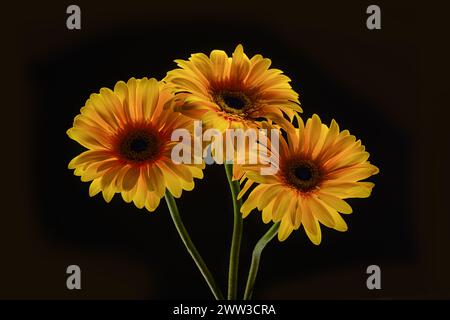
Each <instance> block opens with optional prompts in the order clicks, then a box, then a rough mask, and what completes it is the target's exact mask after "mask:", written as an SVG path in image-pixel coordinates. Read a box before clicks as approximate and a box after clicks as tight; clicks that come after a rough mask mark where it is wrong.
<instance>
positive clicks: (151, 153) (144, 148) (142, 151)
mask: <svg viewBox="0 0 450 320" xmlns="http://www.w3.org/2000/svg"><path fill="white" fill-rule="evenodd" d="M159 140H160V139H159V137H158V135H157V133H155V132H153V131H152V130H150V129H140V128H137V129H132V130H129V131H128V132H126V133H124V134H123V135H122V137H121V139H119V145H118V149H119V153H120V155H121V156H122V157H123V158H124V159H126V160H128V161H132V162H142V161H149V160H152V159H154V158H155V157H156V156H157V155H158V154H159V151H160V148H161V143H160V141H159Z"/></svg>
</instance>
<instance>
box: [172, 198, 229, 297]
mask: <svg viewBox="0 0 450 320" xmlns="http://www.w3.org/2000/svg"><path fill="white" fill-rule="evenodd" d="M165 198H166V202H167V207H168V208H169V211H170V216H171V217H172V220H173V223H174V224H175V227H176V228H177V231H178V234H179V235H180V237H181V240H183V243H184V245H185V246H186V249H187V251H188V252H189V254H190V255H191V257H192V259H194V262H195V264H196V265H197V267H198V269H199V270H200V272H201V273H202V275H203V277H204V278H205V280H206V282H207V283H208V286H209V288H210V289H211V291H212V293H213V294H214V297H215V298H216V300H223V299H224V298H223V294H222V292H221V291H220V288H219V286H218V285H217V283H216V281H215V280H214V277H213V276H212V274H211V272H210V271H209V269H208V267H207V266H206V264H205V261H204V260H203V258H202V257H201V256H200V253H199V252H198V250H197V248H196V247H195V245H194V243H193V242H192V240H191V237H190V236H189V234H188V232H187V230H186V228H185V227H184V224H183V221H182V220H181V217H180V213H179V212H178V207H177V204H176V202H175V199H174V198H173V196H172V194H171V193H170V192H169V191H167V192H166V194H165Z"/></svg>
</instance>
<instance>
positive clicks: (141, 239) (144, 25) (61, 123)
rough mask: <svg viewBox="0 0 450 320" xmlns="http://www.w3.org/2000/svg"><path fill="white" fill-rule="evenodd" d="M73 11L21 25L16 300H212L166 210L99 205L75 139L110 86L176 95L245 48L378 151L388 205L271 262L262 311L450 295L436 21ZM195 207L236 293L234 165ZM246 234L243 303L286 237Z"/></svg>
mask: <svg viewBox="0 0 450 320" xmlns="http://www.w3.org/2000/svg"><path fill="white" fill-rule="evenodd" d="M69 4H71V3H67V4H66V3H61V4H54V5H51V4H42V3H41V4H35V5H29V6H27V7H24V8H23V10H19V8H15V9H13V10H17V11H15V12H17V13H19V12H20V14H18V17H19V19H18V20H16V24H15V26H16V28H15V29H14V32H15V33H14V34H15V36H14V39H13V40H14V44H15V45H14V46H12V48H13V50H12V51H11V53H12V58H11V60H10V61H9V63H7V64H9V66H7V68H8V67H9V68H11V70H14V71H13V72H12V73H11V74H12V77H11V78H9V79H10V80H9V83H13V84H16V85H17V86H16V87H17V88H18V90H17V91H15V90H13V91H11V95H12V97H13V98H12V102H13V105H14V106H17V107H16V108H12V109H13V110H11V111H12V113H11V115H10V116H9V117H5V118H4V127H5V128H9V129H8V130H6V131H7V132H6V135H5V136H4V140H6V142H7V143H8V145H7V146H9V144H11V146H10V147H9V148H8V149H6V150H7V151H6V154H7V155H8V156H9V157H8V165H7V166H4V176H5V178H4V180H3V181H4V184H5V185H4V187H5V189H6V190H7V191H8V193H3V194H4V195H5V196H6V197H5V201H4V203H5V208H6V209H5V210H4V212H3V218H2V222H1V228H2V232H1V235H0V237H2V239H0V240H1V245H0V249H1V254H2V257H3V258H2V263H1V265H0V270H1V274H0V280H1V286H0V297H1V298H31V299H34V298H44V299H46V298H64V299H65V298H74V299H78V298H87V299H91V298H93V299H94V298H95V299H96V298H121V299H147V298H149V299H172V298H175V299H184V298H189V299H205V298H210V297H211V294H210V293H209V291H208V288H207V286H206V284H204V282H203V280H202V277H201V275H200V274H199V272H198V271H197V270H196V267H195V265H194V263H193V262H192V261H191V259H190V257H189V255H188V254H187V253H186V252H185V250H184V248H183V246H182V243H181V241H180V239H179V238H178V236H177V233H176V231H175V229H174V227H173V225H172V224H171V221H170V217H169V215H168V212H167V209H166V206H165V204H164V201H162V202H161V205H160V207H159V208H158V210H157V211H156V212H154V213H148V212H146V211H145V210H138V209H137V208H135V207H134V206H133V205H129V204H126V203H124V202H123V201H122V200H121V199H120V196H117V195H116V196H115V198H114V199H113V201H112V202H111V203H110V204H107V203H105V201H104V200H103V198H102V197H101V195H97V196H96V197H94V198H90V197H89V196H88V184H87V183H83V182H81V181H80V180H79V178H78V177H75V176H74V175H73V173H72V172H71V171H69V170H68V169H67V164H68V162H69V161H70V160H71V159H72V158H73V157H74V156H76V155H77V154H79V153H80V152H81V151H82V150H83V149H82V147H80V146H79V145H78V144H77V143H76V142H74V141H72V140H70V139H69V138H68V137H67V135H66V134H65V131H66V130H67V129H68V128H70V127H71V125H72V121H73V117H74V116H75V115H77V114H78V112H79V109H80V108H81V107H82V106H83V104H84V102H85V101H86V99H87V98H88V97H89V95H90V94H91V93H93V92H98V91H99V89H100V88H101V87H109V88H112V87H113V86H114V84H115V83H116V82H117V81H119V80H125V81H126V80H128V79H129V78H130V77H136V78H139V77H155V78H157V79H161V78H163V77H164V76H165V73H166V72H167V71H168V70H170V69H171V68H174V67H175V63H174V62H173V60H174V59H178V58H182V59H187V58H188V57H189V55H190V54H191V53H195V52H204V53H207V54H208V53H209V52H210V51H211V50H213V49H223V50H225V51H226V52H227V53H228V54H231V52H232V51H233V49H234V47H235V46H236V45H237V44H238V43H242V44H243V45H244V49H245V52H246V53H247V55H249V56H252V55H254V54H258V53H259V54H262V55H263V56H265V57H269V58H270V59H272V62H273V65H272V66H273V67H276V68H279V69H282V70H283V71H284V72H285V73H286V74H287V75H288V76H289V77H290V78H291V79H292V80H293V81H292V86H293V88H294V89H295V90H296V91H298V92H299V93H300V101H301V102H302V106H303V109H304V117H309V116H311V115H312V114H313V113H317V114H319V115H320V116H321V118H322V120H323V121H324V122H325V123H329V122H330V121H331V119H332V118H334V119H336V120H337V121H338V123H339V125H340V127H341V128H343V129H349V130H350V132H351V133H352V134H354V135H356V136H357V137H358V138H360V139H362V141H363V144H364V145H366V149H367V150H368V151H369V152H370V153H371V158H370V160H371V162H373V163H374V164H376V165H377V166H378V167H379V168H380V174H378V175H377V176H375V177H373V178H372V179H371V181H373V182H375V184H376V186H375V189H374V191H373V194H372V196H371V197H370V198H368V199H354V200H350V204H351V205H352V207H353V209H354V213H353V214H352V215H350V216H346V217H345V219H346V221H347V223H348V225H349V231H348V232H345V233H339V232H336V231H334V230H329V229H326V228H325V227H324V228H322V229H323V240H322V244H321V245H320V246H318V247H317V246H314V245H313V244H312V243H310V241H309V240H308V239H307V237H306V235H305V234H304V231H300V232H295V233H294V234H293V235H292V236H291V237H290V238H289V239H288V240H287V241H286V242H283V243H281V244H280V243H279V242H278V241H274V242H273V243H271V244H270V245H269V246H268V248H267V249H266V250H265V252H264V254H263V261H262V267H261V270H260V273H259V277H258V281H257V284H256V289H255V290H256V292H255V297H256V298H259V299H303V298H332V299H335V298H344V299H345V298H370V299H371V298H377V299H378V298H383V299H386V298H387V299H390V298H393V299H396V298H444V297H449V296H450V294H449V293H450V290H449V284H450V276H449V275H448V272H447V269H448V267H449V266H450V261H449V259H448V254H447V251H446V248H447V245H448V243H449V236H448V232H447V230H448V222H449V218H448V208H447V207H446V206H445V205H444V204H443V203H440V201H443V200H444V198H442V197H440V192H441V189H440V188H439V183H440V182H438V178H439V177H440V176H441V172H442V170H441V169H442V168H444V161H443V160H442V158H443V155H444V153H445V152H446V148H444V147H443V146H442V144H440V142H441V140H439V139H442V135H440V136H438V135H437V133H438V130H442V129H440V128H442V127H440V126H439V125H438V122H439V121H443V119H442V118H441V119H439V118H440V117H439V116H438V115H437V114H436V113H433V112H432V110H434V109H432V108H436V104H433V96H431V97H427V98H426V99H424V98H423V92H424V90H426V87H427V85H425V84H424V83H423V82H422V81H423V78H422V75H421V72H422V70H423V67H422V66H421V65H420V63H419V61H420V58H421V50H422V49H423V47H424V44H423V43H422V42H421V41H419V40H418V34H419V32H420V31H419V29H420V22H421V19H420V17H419V16H420V14H419V11H420V8H418V7H416V6H414V5H413V4H409V5H406V4H397V5H394V4H390V5H388V4H382V5H381V4H380V6H381V10H382V29H381V30H376V31H370V30H368V29H367V28H366V25H365V20H366V17H367V14H366V13H365V10H366V8H367V6H368V5H369V4H371V3H366V2H346V3H345V4H342V3H339V4H334V3H333V2H322V3H316V4H311V3H308V4H306V3H296V4H293V3H285V2H277V3H276V4H262V3H258V2H253V3H251V2H226V3H219V2H214V3H213V2H195V3H174V2H171V3H170V4H167V5H166V4H164V3H151V2H135V1H127V2H126V3H121V4H118V3H117V4H116V3H114V4H113V3H106V2H104V3H101V2H98V3H97V2H96V3H95V4H94V3H78V5H79V6H80V7H81V13H82V28H81V30H79V31H69V30H67V28H66V25H65V19H66V17H67V15H66V13H65V10H66V7H67V6H68V5H69ZM25 9H26V10H25ZM436 10H437V11H438V8H436ZM4 61H5V60H4ZM8 70H9V69H8ZM424 102H426V105H425V103H424ZM6 105H7V104H6ZM7 108H8V106H6V107H5V109H7ZM9 108H11V107H9ZM13 119H17V120H18V123H20V124H21V125H22V126H20V129H19V126H17V125H16V124H15V123H14V122H13V121H12V120H13ZM439 137H441V138H439ZM11 155H12V156H14V157H11ZM178 204H179V207H180V211H181V213H182V216H183V219H184V221H185V223H186V226H187V228H188V229H189V231H190V233H191V236H192V238H193V240H194V241H195V243H196V244H197V246H198V248H199V250H200V251H201V253H202V255H203V257H204V258H205V260H206V261H207V263H208V265H209V266H210V269H211V270H212V271H213V273H214V274H215V275H216V278H217V280H218V282H219V283H220V285H221V286H222V287H223V288H225V286H226V281H227V280H226V275H227V265H228V249H229V243H230V239H231V227H232V208H231V199H230V195H229V190H228V186H227V183H226V180H225V173H224V170H223V167H221V166H208V167H207V169H206V170H205V178H204V179H203V180H201V181H198V182H197V184H196V188H195V189H194V191H192V192H184V193H183V196H182V198H181V200H180V201H178ZM441 204H442V206H441ZM445 210H447V212H446V211H445ZM244 222H245V223H244V232H245V234H244V238H243V246H242V253H241V256H242V260H241V273H240V279H241V289H242V285H243V284H244V278H245V276H246V273H247V269H248V264H249V259H250V255H251V250H252V246H253V245H254V243H255V242H256V240H257V239H258V237H259V236H260V235H262V233H263V232H264V230H266V228H267V227H268V226H266V225H264V224H263V223H262V221H261V217H260V213H258V212H253V213H252V214H251V215H250V216H249V217H248V218H247V219H245V221H244ZM3 229H4V230H3ZM71 264H77V265H79V266H80V267H81V269H82V290H81V291H69V290H67V288H66V286H65V281H66V276H67V275H66V274H65V270H66V267H67V266H68V265H71ZM371 264H377V265H379V266H380V267H381V271H382V290H378V291H377V290H375V291H369V290H368V289H367V288H366V278H367V274H366V272H365V271H366V268H367V266H369V265H371Z"/></svg>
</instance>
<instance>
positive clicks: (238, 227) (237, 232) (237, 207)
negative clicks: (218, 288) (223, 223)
mask: <svg viewBox="0 0 450 320" xmlns="http://www.w3.org/2000/svg"><path fill="white" fill-rule="evenodd" d="M225 172H226V173H227V179H228V184H229V185H230V190H231V197H232V199H233V211H234V221H233V236H232V239H231V249H230V264H229V269H228V300H236V298H237V284H238V269H239V252H240V248H241V239H242V214H241V206H242V200H237V196H238V194H239V191H240V186H239V181H233V165H232V164H225Z"/></svg>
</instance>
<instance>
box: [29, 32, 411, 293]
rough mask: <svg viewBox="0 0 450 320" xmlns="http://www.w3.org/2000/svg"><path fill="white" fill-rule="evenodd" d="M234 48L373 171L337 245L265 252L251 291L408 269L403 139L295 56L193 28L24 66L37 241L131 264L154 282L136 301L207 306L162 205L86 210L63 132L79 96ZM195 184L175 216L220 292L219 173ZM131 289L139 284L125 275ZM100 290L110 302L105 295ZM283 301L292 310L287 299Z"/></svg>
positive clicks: (82, 46)
mask: <svg viewBox="0 0 450 320" xmlns="http://www.w3.org/2000/svg"><path fill="white" fill-rule="evenodd" d="M180 30H181V32H180ZM238 43H242V44H243V45H244V48H245V49H246V52H247V54H248V55H249V56H251V55H253V54H257V53H261V54H263V55H264V56H266V57H269V58H271V59H272V61H273V66H274V67H276V68H280V69H282V70H284V71H285V73H286V74H287V75H288V76H290V77H291V78H292V79H293V83H292V84H293V87H294V89H296V90H298V91H299V92H300V95H301V101H302V104H303V109H304V110H305V116H308V117H309V116H311V115H312V113H318V114H319V115H320V116H321V118H322V120H323V121H324V122H325V123H327V124H328V123H329V122H330V121H331V119H332V118H333V117H334V118H336V120H337V121H338V123H339V125H340V127H341V128H343V129H349V130H350V131H351V133H353V134H355V135H356V136H357V137H358V138H360V139H361V140H362V141H363V144H365V145H366V147H367V149H368V151H369V152H370V153H371V162H373V163H374V164H376V165H377V166H379V167H380V169H381V173H380V174H379V175H378V176H376V177H374V178H373V179H372V181H374V182H375V183H376V187H375V189H374V192H373V196H372V197H371V198H369V199H354V200H350V204H351V205H352V207H353V209H354V214H352V215H351V216H348V217H345V219H346V221H347V222H348V224H349V231H348V232H347V233H344V234H342V233H339V232H336V231H331V230H325V229H326V228H323V229H324V231H323V243H322V245H321V246H320V247H315V246H314V245H312V244H311V243H310V242H309V241H308V240H307V238H306V236H305V234H304V232H303V231H301V232H297V233H295V235H294V236H293V237H292V238H290V239H289V240H288V241H286V242H285V243H283V244H282V245H280V244H278V243H274V244H272V245H271V249H270V250H267V252H266V253H265V254H266V259H265V260H264V264H263V267H262V269H261V276H262V277H264V284H263V285H264V286H265V287H270V286H272V285H273V284H276V283H279V282H287V281H288V279H300V280H301V279H302V277H308V276H309V275H311V274H320V273H321V272H323V271H325V270H333V269H335V268H341V269H342V268H346V267H351V266H354V265H362V264H364V265H367V263H374V264H380V265H382V264H388V263H392V262H395V261H410V260H414V259H415V258H416V254H417V251H416V242H415V240H414V236H413V233H412V229H413V224H412V220H411V217H412V214H411V207H410V202H409V201H408V199H409V198H410V196H409V195H410V186H411V183H410V176H409V172H411V168H410V167H409V163H410V161H409V159H410V155H411V145H410V143H411V142H409V141H410V140H409V139H410V137H407V136H405V135H404V133H402V132H400V130H398V129H397V128H395V127H393V126H392V125H391V123H392V122H391V121H389V119H387V118H386V116H387V115H385V114H382V113H381V111H380V110H383V108H378V107H377V106H376V105H373V104H372V103H371V102H370V101H366V100H365V99H364V98H363V97H361V96H359V95H358V93H357V92H349V91H348V90H347V89H346V88H344V87H342V86H341V85H340V84H339V83H336V82H335V81H334V80H333V79H332V78H331V77H330V76H329V75H327V73H326V70H323V69H322V68H321V67H320V66H318V65H315V64H314V63H312V59H310V58H308V56H306V55H305V54H304V53H302V52H300V51H299V50H298V49H296V48H293V47H290V46H289V45H287V44H286V43H284V42H282V41H280V40H279V39H277V38H276V37H274V36H273V35H271V34H270V33H268V32H267V31H266V30H264V31H263V30H259V29H253V28H251V27H249V26H246V25H237V24H235V25H234V26H233V27H231V26H230V25H217V24H208V28H206V29H205V25H204V24H197V25H196V24H190V25H168V26H164V27H160V26H136V27H134V28H128V29H124V28H122V29H116V30H111V31H110V32H109V33H105V34H99V35H98V36H96V37H95V38H85V39H84V40H83V41H82V42H80V43H74V44H73V45H72V46H71V47H70V48H65V49H64V50H62V51H60V52H53V53H52V54H49V55H48V57H47V59H46V60H45V61H35V62H34V63H33V65H31V66H30V70H31V74H30V79H31V81H32V82H33V88H34V98H35V103H34V105H33V111H32V119H33V120H34V128H33V132H34V137H33V139H34V140H33V148H34V150H33V158H32V159H31V160H32V161H31V163H32V172H34V177H33V180H32V183H33V188H34V193H35V197H36V201H37V204H38V208H37V209H38V215H37V216H35V217H33V219H38V220H39V223H40V225H41V227H42V229H43V231H44V232H45V235H46V237H47V238H48V241H49V242H50V243H53V244H54V245H58V246H64V247H67V248H81V249H82V250H86V251H90V252H92V251H108V252H114V253H116V254H117V255H120V256H123V257H124V258H125V259H133V260H136V259H137V260H139V261H142V263H143V264H145V265H146V266H147V267H148V270H149V272H151V273H153V276H154V277H155V278H156V279H157V283H156V285H157V290H156V292H157V293H158V295H157V297H142V298H162V299H164V298H186V297H189V298H192V299H196V298H210V293H209V292H208V289H207V287H206V286H205V285H203V284H200V283H201V282H200V281H202V280H201V276H200V275H199V274H198V272H197V271H196V269H195V266H194V264H193V262H192V261H191V260H190V258H189V257H188V256H187V254H186V253H185V251H184V250H183V248H182V245H181V242H180V240H179V239H178V237H177V235H176V232H175V229H174V227H173V226H172V225H171V221H170V218H169V216H168V212H167V210H166V207H165V204H164V200H163V201H162V202H161V205H160V207H159V208H158V210H157V211H156V212H154V213H147V212H146V211H144V210H142V211H139V210H138V209H137V208H135V207H134V206H133V205H129V204H126V203H124V202H123V201H122V200H121V198H120V196H118V195H116V196H115V198H114V199H113V201H112V202H111V203H110V204H106V203H105V202H104V200H103V199H102V197H101V195H97V196H96V197H94V198H90V197H89V195H88V186H89V185H88V183H83V182H81V181H80V180H79V178H78V177H75V176H74V175H73V173H72V171H69V170H68V169H67V164H68V162H69V161H70V160H71V159H72V158H73V157H74V156H76V155H77V154H79V153H80V152H82V150H83V148H82V147H81V146H79V145H78V144H77V143H76V142H74V141H72V140H70V139H69V138H68V136H67V135H66V133H65V132H66V130H67V129H68V128H70V127H71V125H72V121H73V118H74V117H75V116H76V115H77V114H78V113H79V109H80V108H81V107H82V106H83V105H84V102H85V101H86V100H87V99H88V98H89V95H90V94H91V93H94V92H98V91H99V89H100V88H101V87H109V88H112V87H113V86H114V84H115V83H116V82H117V81H118V80H125V81H126V80H127V79H129V78H130V77H136V78H139V77H155V78H157V79H161V78H163V77H164V76H165V73H166V72H167V71H168V70H170V69H172V68H174V67H175V63H174V62H173V60H174V59H178V58H183V59H187V58H188V57H189V55H190V54H191V53H195V52H205V53H209V52H210V51H211V50H212V49H219V48H221V49H224V50H226V51H227V53H228V54H230V53H231V52H232V51H233V49H234V47H235V46H236V45H237V44H238ZM384 109H386V108H384ZM205 177H206V179H205V180H203V181H200V182H199V183H198V184H197V187H196V188H195V189H194V191H192V192H185V193H184V194H183V197H182V199H181V201H178V204H179V206H180V209H181V212H182V214H183V218H184V220H185V223H186V225H187V226H188V228H189V230H190V231H191V235H192V236H193V238H194V240H196V243H197V244H198V247H199V249H200V251H201V252H202V254H203V255H204V257H205V258H206V260H207V261H208V263H209V264H210V267H211V269H213V270H214V271H215V273H216V274H217V275H218V276H217V277H218V279H219V282H220V283H221V285H222V287H225V285H226V273H227V270H226V268H227V264H228V261H227V260H228V243H229V240H230V232H231V226H232V221H231V219H232V218H231V217H232V208H231V204H230V196H229V191H228V188H227V184H226V180H225V175H224V172H223V168H222V167H220V166H210V167H208V168H207V170H206V172H205ZM266 228H267V226H265V225H263V223H262V222H261V219H260V215H259V213H257V212H254V213H253V214H252V215H251V216H250V217H249V218H248V219H247V220H246V223H245V237H244V244H243V251H242V254H243V256H244V259H243V260H242V262H243V264H242V267H243V270H246V268H247V267H248V258H249V256H250V252H251V249H252V245H253V243H254V242H255V241H256V239H257V238H258V237H259V236H260V235H261V234H262V233H263V232H264V230H265V229H266ZM245 272H246V271H245ZM245 272H244V273H245ZM244 273H243V274H244ZM132 281H133V282H134V281H139V279H134V278H133V275H130V282H132ZM349 281H351V280H349ZM263 285H262V284H261V286H263ZM173 288H176V290H175V292H173V291H174V290H173ZM324 289H325V288H324ZM62 290H64V288H62ZM103 290H105V292H107V291H108V290H114V286H113V285H112V286H111V288H106V287H105V288H103ZM342 290H343V292H345V290H346V289H345V288H342ZM256 295H257V293H256ZM285 296H290V297H292V298H295V297H296V293H295V292H291V293H289V294H286V295H285Z"/></svg>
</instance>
